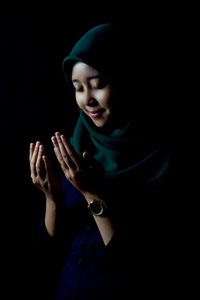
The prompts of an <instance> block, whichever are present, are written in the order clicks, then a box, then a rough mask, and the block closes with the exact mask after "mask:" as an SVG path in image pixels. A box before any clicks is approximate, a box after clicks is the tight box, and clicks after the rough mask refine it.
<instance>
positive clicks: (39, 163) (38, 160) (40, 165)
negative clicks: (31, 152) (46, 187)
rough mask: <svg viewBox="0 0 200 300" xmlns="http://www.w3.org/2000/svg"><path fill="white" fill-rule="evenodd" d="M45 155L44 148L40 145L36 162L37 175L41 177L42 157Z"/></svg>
mask: <svg viewBox="0 0 200 300" xmlns="http://www.w3.org/2000/svg"><path fill="white" fill-rule="evenodd" d="M43 154H44V146H43V145H40V146H39V150H38V156H37V161H36V172H37V175H39V176H42V155H43ZM43 171H44V170H43Z"/></svg>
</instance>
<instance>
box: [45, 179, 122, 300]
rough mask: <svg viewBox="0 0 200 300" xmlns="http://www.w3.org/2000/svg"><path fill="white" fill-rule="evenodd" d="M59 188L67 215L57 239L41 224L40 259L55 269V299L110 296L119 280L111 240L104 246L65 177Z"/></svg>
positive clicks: (96, 229) (80, 196) (85, 204)
mask: <svg viewBox="0 0 200 300" xmlns="http://www.w3.org/2000/svg"><path fill="white" fill-rule="evenodd" d="M62 185H63V187H64V189H65V191H66V198H65V206H66V212H64V214H65V215H66V216H65V222H63V224H62V227H61V228H60V229H61V232H60V233H59V236H57V237H56V238H51V237H50V236H48V233H47V231H46V228H45V225H44V222H42V224H41V227H40V250H42V251H41V252H43V253H44V257H43V259H45V260H48V261H49V264H51V263H52V264H54V267H53V268H52V270H54V271H55V266H56V269H57V270H56V272H57V275H56V277H57V278H56V279H55V284H56V283H57V287H56V297H55V299H56V300H64V299H103V296H105V297H106V296H109V295H113V294H114V293H115V290H116V289H118V285H119V278H118V276H116V274H115V271H114V270H115V269H116V267H115V259H116V258H115V257H114V256H115V255H113V253H112V251H110V245H111V244H112V240H111V242H110V244H109V245H108V246H105V245H104V243H103V240H102V237H101V235H100V232H99V230H98V228H97V226H96V223H95V221H94V219H93V217H92V215H91V214H90V213H89V211H88V209H87V202H86V200H85V199H84V197H83V196H82V194H81V193H80V192H79V191H78V190H76V189H75V188H74V187H73V186H72V185H71V183H69V182H68V181H67V180H66V179H65V178H63V180H62ZM113 239H114V237H113ZM51 255H53V257H51ZM57 255H58V256H57ZM56 256H57V257H56ZM47 257H48V258H47ZM49 257H50V258H49ZM113 264H114V265H113ZM50 269H51V268H50ZM48 272H49V271H48ZM59 273H60V274H59ZM49 275H50V274H45V275H44V276H45V277H46V276H49ZM53 276H55V274H54V275H53ZM47 288H48V290H49V287H47ZM48 299H49V298H48ZM52 299H54V298H53V297H52Z"/></svg>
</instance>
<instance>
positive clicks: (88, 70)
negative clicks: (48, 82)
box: [72, 62, 99, 80]
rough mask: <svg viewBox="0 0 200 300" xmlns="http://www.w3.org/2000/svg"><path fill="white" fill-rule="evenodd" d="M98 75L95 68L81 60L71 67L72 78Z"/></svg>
mask: <svg viewBox="0 0 200 300" xmlns="http://www.w3.org/2000/svg"><path fill="white" fill-rule="evenodd" d="M98 75H99V73H98V72H97V71H96V70H95V69H93V68H92V67H90V66H89V65H87V64H85V63H82V62H76V63H75V64H74V66H73V68H72V80H74V79H79V78H88V77H91V76H98Z"/></svg>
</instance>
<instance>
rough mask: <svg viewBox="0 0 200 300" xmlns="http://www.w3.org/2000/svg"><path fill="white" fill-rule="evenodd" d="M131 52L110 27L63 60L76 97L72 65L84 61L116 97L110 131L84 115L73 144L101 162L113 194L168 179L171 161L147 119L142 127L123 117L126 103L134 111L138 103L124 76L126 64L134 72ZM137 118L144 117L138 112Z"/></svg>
mask: <svg viewBox="0 0 200 300" xmlns="http://www.w3.org/2000/svg"><path fill="white" fill-rule="evenodd" d="M127 51H129V50H128V44H126V41H125V37H124V36H123V33H122V32H121V30H120V29H119V28H118V27H117V26H115V25H113V24H110V23H107V24H101V25H98V26H95V27H94V28H92V29H91V30H89V31H88V32H86V34H84V35H83V36H82V38H81V39H80V40H79V41H78V42H77V43H76V44H75V46H74V47H73V48H72V50H71V52H70V54H69V55H68V56H67V57H66V58H65V59H64V60H63V71H64V74H65V76H66V79H67V82H68V84H69V86H70V88H71V89H72V91H73V93H74V90H73V87H72V83H71V72H72V66H73V64H74V63H75V62H77V61H81V62H84V63H86V64H88V65H90V66H91V67H92V68H94V69H96V70H97V71H98V72H99V73H100V74H101V76H102V77H103V78H104V79H105V80H106V81H107V82H108V83H109V85H110V86H111V88H112V89H113V91H114V93H115V95H116V106H117V109H116V110H115V114H116V116H115V120H113V124H112V125H111V126H110V128H109V130H108V128H105V129H104V128H103V129H99V128H97V127H96V126H95V125H94V124H93V122H92V121H91V120H90V118H89V117H87V116H86V115H85V114H84V113H83V112H82V111H81V110H80V116H79V118H78V121H77V124H76V126H75V130H74V133H73V136H72V138H71V143H72V145H73V146H74V148H75V150H76V151H77V153H78V154H79V155H82V153H83V152H84V151H88V152H89V153H90V154H91V155H93V157H94V158H95V159H96V160H97V161H98V162H100V163H101V165H102V166H103V168H104V179H105V182H106V183H107V184H108V188H109V189H110V190H112V189H113V187H114V189H115V190H117V188H119V190H120V189H121V188H122V184H127V182H128V184H129V185H131V188H133V187H135V188H141V187H142V188H143V187H147V186H152V185H155V184H157V183H159V182H160V181H162V179H163V178H165V176H166V174H167V171H168V167H169V162H170V155H169V153H168V151H167V150H166V149H165V147H163V145H162V144H161V143H160V140H159V139H158V138H157V135H156V134H155V131H156V130H155V128H152V127H151V126H150V123H149V124H148V122H144V123H143V122H142V120H139V122H138V121H137V120H138V118H137V117H136V115H133V114H127V117H126V115H125V116H124V115H123V118H122V111H121V110H120V105H124V104H125V105H126V107H127V108H128V109H129V106H130V107H131V105H132V102H134V101H138V100H137V99H130V95H128V93H127V87H126V85H127V83H126V80H127V79H126V76H124V74H125V75H126V74H127V69H126V68H127V65H128V67H129V64H127V58H126V57H127ZM131 61H132V62H133V59H132V60H131ZM132 65H133V64H131V66H132ZM135 77H137V74H136V75H135ZM127 99H129V100H127ZM125 101H126V102H125ZM127 101H129V102H127ZM130 111H131V109H130ZM134 112H135V110H134ZM135 114H137V111H136V112H135ZM138 114H140V115H142V114H141V112H139V111H138ZM121 119H123V122H121ZM116 120H118V122H116ZM111 123H112V122H111ZM158 126H159V124H158Z"/></svg>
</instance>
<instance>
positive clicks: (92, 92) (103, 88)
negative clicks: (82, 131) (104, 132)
mask: <svg viewBox="0 0 200 300" xmlns="http://www.w3.org/2000/svg"><path fill="white" fill-rule="evenodd" d="M72 83H73V85H74V88H75V97H76V102H77V104H78V106H79V107H80V108H81V109H82V111H83V112H84V113H85V114H86V115H87V116H89V117H90V119H91V120H92V121H93V122H94V124H95V125H96V126H97V127H103V126H104V125H105V124H106V123H107V122H108V120H110V117H111V114H112V107H111V88H110V86H109V85H108V84H107V83H106V82H105V80H103V78H102V77H101V75H100V74H99V73H98V72H97V71H96V70H95V69H93V68H92V67H90V66H88V65H86V64H84V63H82V62H77V63H75V65H74V66H73V69H72Z"/></svg>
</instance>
